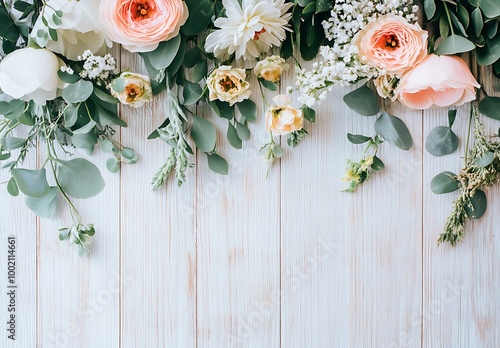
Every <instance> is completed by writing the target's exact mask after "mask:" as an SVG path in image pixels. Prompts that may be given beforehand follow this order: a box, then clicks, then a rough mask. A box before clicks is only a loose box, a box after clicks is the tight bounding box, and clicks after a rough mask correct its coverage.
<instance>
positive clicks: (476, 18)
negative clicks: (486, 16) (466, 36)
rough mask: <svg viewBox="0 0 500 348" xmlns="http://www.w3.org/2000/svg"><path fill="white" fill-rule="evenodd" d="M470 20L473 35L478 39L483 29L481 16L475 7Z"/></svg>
mask: <svg viewBox="0 0 500 348" xmlns="http://www.w3.org/2000/svg"><path fill="white" fill-rule="evenodd" d="M471 20H472V27H473V29H474V35H475V36H476V37H479V35H481V32H482V31H483V27H484V21H483V14H482V12H481V10H480V9H479V7H476V9H475V10H474V11H472V13H471Z"/></svg>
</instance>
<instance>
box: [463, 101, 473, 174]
mask: <svg viewBox="0 0 500 348" xmlns="http://www.w3.org/2000/svg"><path fill="white" fill-rule="evenodd" d="M473 116H474V104H473V105H471V109H470V116H469V122H468V125H467V140H466V142H465V155H464V163H465V165H467V160H468V157H469V143H470V133H471V128H472V117H473Z"/></svg>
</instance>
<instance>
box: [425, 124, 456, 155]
mask: <svg viewBox="0 0 500 348" xmlns="http://www.w3.org/2000/svg"><path fill="white" fill-rule="evenodd" d="M457 148H458V137H457V135H456V134H455V133H454V132H453V130H452V129H451V128H450V127H446V126H438V127H436V128H434V129H433V130H432V131H431V132H430V133H429V135H428V136H427V139H426V141H425V149H426V150H427V152H429V153H430V154H431V155H433V156H437V157H439V156H444V155H449V154H451V153H453V152H455V151H456V150H457Z"/></svg>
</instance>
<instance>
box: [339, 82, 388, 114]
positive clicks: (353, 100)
mask: <svg viewBox="0 0 500 348" xmlns="http://www.w3.org/2000/svg"><path fill="white" fill-rule="evenodd" d="M343 99H344V103H346V104H347V106H348V107H349V108H351V109H353V110H354V111H356V112H357V113H358V114H360V115H363V116H375V115H377V114H378V113H379V111H380V107H379V105H378V99H377V95H376V94H375V92H374V91H373V90H372V89H371V88H369V87H368V86H367V85H366V84H364V85H363V86H361V87H359V88H357V89H355V90H354V91H352V92H349V93H347V94H346V95H345V96H344V98H343Z"/></svg>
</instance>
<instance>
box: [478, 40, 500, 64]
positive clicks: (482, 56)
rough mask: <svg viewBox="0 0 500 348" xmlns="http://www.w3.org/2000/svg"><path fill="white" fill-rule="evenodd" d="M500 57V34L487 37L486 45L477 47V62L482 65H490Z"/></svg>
mask: <svg viewBox="0 0 500 348" xmlns="http://www.w3.org/2000/svg"><path fill="white" fill-rule="evenodd" d="M499 59H500V35H498V36H496V37H494V38H492V39H486V40H485V43H484V47H478V49H477V63H478V64H479V65H482V66H488V65H491V64H493V63H495V62H496V61H497V60H499Z"/></svg>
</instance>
